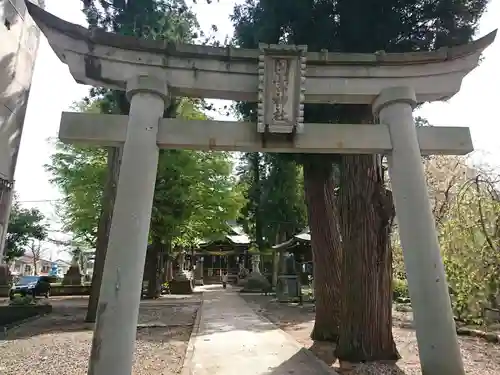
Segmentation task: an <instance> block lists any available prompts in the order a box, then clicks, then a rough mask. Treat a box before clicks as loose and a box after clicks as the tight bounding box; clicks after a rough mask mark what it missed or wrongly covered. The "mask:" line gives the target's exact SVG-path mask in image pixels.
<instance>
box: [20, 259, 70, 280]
mask: <svg viewBox="0 0 500 375" xmlns="http://www.w3.org/2000/svg"><path fill="white" fill-rule="evenodd" d="M53 264H55V265H57V277H63V276H64V274H65V273H66V272H67V271H68V269H69V267H70V266H71V263H69V262H66V261H64V260H62V259H58V260H56V261H51V260H47V259H39V260H37V261H36V273H37V274H38V275H48V274H49V273H50V271H51V269H52V266H53ZM10 273H11V274H12V276H33V275H35V262H34V260H33V256H30V255H23V256H22V257H19V258H17V259H16V260H14V261H13V262H12V263H11V264H10Z"/></svg>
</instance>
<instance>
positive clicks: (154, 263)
mask: <svg viewBox="0 0 500 375" xmlns="http://www.w3.org/2000/svg"><path fill="white" fill-rule="evenodd" d="M161 250H162V246H161V243H160V242H157V241H155V240H153V243H152V245H151V246H150V247H149V249H148V251H147V253H146V269H145V272H146V275H147V281H148V293H147V295H146V296H147V298H149V299H154V298H158V297H160V294H161V288H159V284H160V282H159V281H160V277H161V275H160V270H161V264H160V252H161Z"/></svg>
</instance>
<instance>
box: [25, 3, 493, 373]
mask: <svg viewBox="0 0 500 375" xmlns="http://www.w3.org/2000/svg"><path fill="white" fill-rule="evenodd" d="M28 7H29V10H30V13H31V15H32V16H33V18H34V20H35V21H36V22H37V24H38V25H39V27H40V28H41V30H42V31H43V33H44V34H45V36H46V37H47V39H48V41H49V43H50V45H51V46H52V48H53V50H54V51H55V53H56V54H57V55H58V56H59V58H60V59H61V61H63V62H64V63H66V64H67V65H68V67H69V69H70V72H71V73H72V75H73V76H74V77H75V79H76V80H77V81H78V82H80V83H85V84H88V85H93V86H99V87H106V88H110V89H121V90H125V91H126V93H127V97H128V99H129V100H130V104H131V107H130V113H129V115H128V116H120V115H97V114H81V113H78V114H76V113H64V114H63V116H62V120H61V128H60V133H59V136H60V139H61V140H63V141H64V142H70V143H81V144H87V145H97V146H110V145H112V146H121V145H123V159H122V163H121V167H120V175H119V181H118V188H117V196H116V202H115V208H114V213H113V221H112V225H111V231H110V237H109V245H108V251H107V258H106V262H105V267H104V275H103V283H102V287H101V296H100V300H99V308H98V315H97V323H96V327H95V331H94V340H93V344H92V353H91V358H90V364H89V374H92V375H126V374H131V369H132V360H133V352H134V345H135V338H136V325H137V319H138V311H139V300H140V298H139V297H140V293H141V281H142V273H143V270H144V261H145V254H146V247H147V242H148V233H149V223H150V217H151V205H152V201H153V193H154V185H155V176H156V170H157V165H158V150H159V148H188V149H197V150H232V151H260V152H294V153H297V152H303V153H357V154H386V155H387V156H388V163H389V173H390V178H391V186H392V189H393V197H394V202H395V207H396V212H397V217H398V222H399V229H400V236H401V243H402V247H403V251H404V261H405V266H406V272H407V277H408V286H409V290H410V296H411V300H412V307H413V312H414V319H415V326H416V331H417V339H418V347H419V353H420V360H421V367H422V372H423V373H425V374H428V375H463V374H464V369H463V363H462V359H461V355H460V349H459V346H458V342H457V337H456V331H455V323H454V320H453V315H452V311H451V303H450V297H449V294H448V287H447V282H446V276H445V271H444V267H443V262H442V259H441V256H440V249H439V243H438V237H437V233H436V228H435V224H434V220H433V216H432V213H431V204H430V201H429V198H428V193H427V187H426V181H425V176H424V171H423V165H422V162H421V155H422V154H467V153H469V152H471V151H472V150H473V147H472V142H471V138H470V133H469V130H468V129H467V128H453V127H450V128H444V127H430V128H419V129H417V128H416V127H415V123H414V119H413V109H414V108H415V106H416V105H417V104H418V103H423V102H428V101H436V100H444V99H447V98H450V97H452V96H453V95H454V94H456V93H457V92H458V91H459V89H460V85H461V82H462V79H463V78H464V77H465V76H466V75H467V74H468V73H469V72H470V71H471V70H472V69H474V68H475V67H476V66H477V63H478V60H479V57H480V55H481V53H482V51H483V50H484V49H485V48H486V47H487V46H489V45H490V44H491V43H492V41H493V40H494V38H495V32H493V33H491V34H489V35H487V36H486V37H484V38H482V39H480V40H477V41H475V42H474V43H471V44H469V45H465V46H459V47H454V48H444V49H440V50H438V51H435V52H422V53H408V54H385V53H376V54H342V53H329V52H327V51H321V52H307V48H306V47H305V46H286V45H261V46H260V48H259V49H257V50H245V49H236V48H232V47H227V48H218V47H208V46H198V45H176V46H172V45H167V44H165V43H164V42H161V41H146V40H140V39H135V38H132V37H125V36H120V35H115V34H110V33H106V32H104V31H99V30H93V31H89V30H87V29H85V28H83V27H81V26H77V25H73V24H70V23H68V22H65V21H63V20H60V19H58V18H56V17H54V16H53V15H51V14H49V13H47V12H45V11H43V10H42V9H40V8H38V7H36V6H34V5H32V4H30V3H28ZM171 96H188V97H204V98H216V99H229V100H241V101H253V102H257V103H258V123H257V124H251V123H243V122H229V121H228V122H221V121H184V120H180V119H163V118H162V115H163V112H164V109H165V106H166V105H168V102H169V98H170V97H171ZM306 103H337V104H370V105H372V108H373V113H374V116H375V118H377V119H378V122H379V123H378V124H375V125H366V124H365V125H360V124H307V123H306V124H305V123H303V108H304V104H306Z"/></svg>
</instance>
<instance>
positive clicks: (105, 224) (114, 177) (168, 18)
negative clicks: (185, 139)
mask: <svg viewBox="0 0 500 375" xmlns="http://www.w3.org/2000/svg"><path fill="white" fill-rule="evenodd" d="M82 3H83V12H84V14H85V16H86V18H87V22H88V23H89V27H90V28H96V27H99V28H103V29H105V30H107V31H112V32H116V33H119V34H123V35H133V36H137V37H141V38H147V39H155V40H168V41H171V42H179V41H189V40H191V39H192V38H193V36H194V34H193V32H194V30H193V29H194V28H195V26H196V19H195V17H194V15H193V13H192V12H190V11H189V9H188V8H187V6H186V4H185V2H184V0H134V1H124V0H113V1H103V0H82ZM90 98H94V99H95V98H99V99H100V101H99V103H100V105H99V107H100V111H101V112H102V113H118V114H128V111H129V103H128V101H127V99H126V98H125V94H124V93H123V92H120V91H112V90H105V89H95V88H94V89H91V91H90ZM176 105H177V102H176V101H173V102H172V103H171V105H170V106H169V108H167V109H166V111H165V117H171V115H172V114H173V113H175V108H176ZM107 151H108V152H107V159H108V162H107V164H108V170H107V175H108V177H107V182H106V188H105V190H104V194H103V197H102V203H103V204H102V210H101V213H100V219H99V225H98V237H99V240H98V241H97V248H96V258H95V265H94V273H93V275H92V291H91V298H90V299H89V307H88V312H87V318H86V320H87V321H90V322H93V321H95V319H96V311H97V303H98V298H99V292H100V287H101V280H102V272H103V270H104V260H105V258H106V250H107V246H108V237H109V230H110V227H111V220H112V214H113V207H114V201H115V195H116V186H117V182H118V177H119V173H118V171H119V165H120V161H121V149H119V148H114V147H113V148H108V150H107Z"/></svg>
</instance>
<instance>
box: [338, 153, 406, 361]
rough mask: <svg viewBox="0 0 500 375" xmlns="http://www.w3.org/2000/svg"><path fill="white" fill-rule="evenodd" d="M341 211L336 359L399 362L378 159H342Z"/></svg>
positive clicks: (386, 206)
mask: <svg viewBox="0 0 500 375" xmlns="http://www.w3.org/2000/svg"><path fill="white" fill-rule="evenodd" d="M339 187H340V188H339V197H338V209H339V217H340V228H341V235H342V249H343V253H342V255H343V256H342V269H341V275H342V283H341V296H342V304H341V306H342V308H341V315H340V321H341V322H342V329H341V330H340V337H339V343H338V345H337V348H336V356H337V358H338V359H339V360H340V361H341V362H342V361H345V362H350V363H360V362H367V361H380V360H397V359H399V354H398V351H397V349H396V345H395V343H394V340H393V336H392V255H391V250H390V247H389V231H390V227H391V224H392V219H393V217H394V211H393V205H392V197H391V195H390V193H388V192H387V190H386V189H385V188H384V182H383V173H382V169H381V165H380V161H379V157H378V156H374V155H344V156H342V158H341V162H340V181H339Z"/></svg>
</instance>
